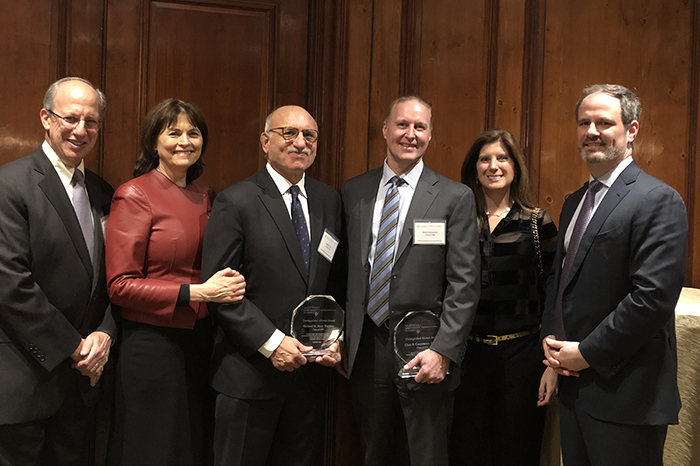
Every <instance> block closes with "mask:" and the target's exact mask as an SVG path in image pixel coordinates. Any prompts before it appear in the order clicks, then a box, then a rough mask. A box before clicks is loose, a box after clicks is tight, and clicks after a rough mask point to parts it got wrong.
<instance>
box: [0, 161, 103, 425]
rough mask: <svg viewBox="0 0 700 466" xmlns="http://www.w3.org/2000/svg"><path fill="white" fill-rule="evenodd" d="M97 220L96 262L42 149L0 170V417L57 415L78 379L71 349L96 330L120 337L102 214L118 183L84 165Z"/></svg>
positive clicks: (83, 380) (90, 396)
mask: <svg viewBox="0 0 700 466" xmlns="http://www.w3.org/2000/svg"><path fill="white" fill-rule="evenodd" d="M85 185H86V187H87V190H88V195H89V197H90V203H91V204H92V214H93V218H94V220H95V258H94V259H95V260H94V263H91V262H90V256H89V254H88V250H87V246H86V245H85V240H84V239H83V234H82V231H81V229H80V224H79V223H78V219H77V217H76V215H75V211H74V210H73V206H72V204H71V202H70V199H69V198H68V195H67V194H66V191H65V189H64V187H63V185H62V184H61V180H60V178H59V177H58V174H57V173H56V170H55V169H54V168H53V166H52V165H51V162H50V161H49V159H48V158H47V157H46V155H45V154H44V152H43V150H42V149H41V148H39V149H37V150H36V151H34V153H33V154H31V155H29V156H27V157H24V158H21V159H19V160H16V161H14V162H10V163H8V164H6V165H5V166H3V167H0V283H2V286H0V374H2V376H0V423H2V424H6V423H8V424H9V423H19V422H25V421H31V420H35V419H42V418H46V417H49V416H51V415H52V414H53V413H55V412H56V410H57V409H58V408H59V407H60V406H61V404H62V402H63V400H64V399H65V396H66V394H67V392H68V390H70V387H72V386H75V379H76V378H77V380H78V383H79V385H80V387H81V391H83V392H84V398H85V400H86V401H88V400H90V401H95V400H96V398H95V396H94V394H95V390H90V389H89V388H88V387H89V381H88V379H87V377H83V376H81V375H80V373H79V372H78V371H77V370H75V369H72V368H71V367H70V366H71V363H72V361H71V360H70V355H71V353H72V352H73V351H75V349H76V348H77V347H78V344H79V343H80V339H81V337H82V338H84V337H86V336H87V335H88V334H90V333H91V332H93V331H95V330H102V331H105V332H107V333H109V334H110V335H112V336H115V335H116V328H115V323H114V319H113V316H112V313H111V309H110V305H109V301H108V299H107V289H106V283H105V271H104V241H103V234H102V219H103V218H104V217H105V216H106V215H107V214H108V213H109V205H110V200H111V197H112V188H111V187H110V186H109V184H107V182H106V181H104V180H103V179H102V178H100V177H99V176H97V175H96V174H94V173H92V172H90V171H87V170H86V175H85Z"/></svg>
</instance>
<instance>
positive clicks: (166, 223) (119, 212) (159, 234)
mask: <svg viewBox="0 0 700 466" xmlns="http://www.w3.org/2000/svg"><path fill="white" fill-rule="evenodd" d="M213 198H214V192H213V191H212V190H211V189H209V188H208V187H206V186H203V185H201V184H198V183H189V184H188V185H187V186H186V187H185V188H180V187H178V186H177V185H176V184H175V183H173V182H172V181H170V180H169V179H168V178H167V177H166V176H165V175H163V174H162V173H160V172H159V171H157V170H151V171H150V172H149V173H147V174H145V175H143V176H139V177H138V178H135V179H133V180H131V181H128V182H127V183H124V184H123V185H121V186H120V187H119V188H118V189H117V191H116V192H115V194H114V197H113V198H112V208H111V214H110V217H109V221H108V223H107V233H106V244H105V248H106V252H105V260H106V269H107V288H108V292H109V297H110V299H111V300H112V302H113V303H114V304H117V305H119V306H121V316H122V318H124V319H128V320H131V321H135V322H143V323H147V324H151V325H160V326H164V327H177V328H192V327H194V324H195V322H196V320H197V319H201V318H203V317H206V316H208V315H209V311H208V310H207V306H206V303H191V305H190V306H186V307H185V306H181V307H176V304H177V297H178V293H179V291H180V285H182V284H198V283H201V256H202V239H203V238H204V228H205V226H206V224H207V220H208V219H209V213H210V212H211V205H212V201H213Z"/></svg>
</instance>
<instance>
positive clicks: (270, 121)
mask: <svg viewBox="0 0 700 466" xmlns="http://www.w3.org/2000/svg"><path fill="white" fill-rule="evenodd" d="M260 142H261V144H262V149H263V151H264V152H265V154H266V158H267V164H266V166H265V167H263V168H262V169H261V170H260V171H259V172H257V173H255V174H254V175H253V176H251V177H250V178H248V179H246V180H244V181H241V182H240V183H236V184H234V185H232V186H230V187H229V188H227V189H225V190H224V191H223V192H221V194H219V195H218V196H217V197H216V201H215V203H214V207H213V209H212V213H211V217H210V219H209V222H208V223H207V229H206V233H205V235H204V249H203V253H202V278H203V279H205V280H206V279H207V278H208V277H209V276H211V275H213V274H214V273H216V272H217V271H218V270H220V269H221V268H225V267H231V268H233V269H237V270H239V271H240V272H241V273H242V274H243V275H244V276H245V278H246V294H245V297H244V298H243V300H241V301H240V302H238V303H232V304H214V305H212V306H210V310H211V313H212V314H213V316H214V320H215V321H216V323H217V324H218V325H219V329H220V330H219V335H218V337H217V340H216V344H215V347H214V355H213V360H212V379H211V385H212V387H214V389H216V391H217V392H218V395H217V398H216V425H215V433H214V452H215V453H214V455H215V464H217V465H227V466H229V465H237V464H279V465H287V464H294V465H315V464H318V462H319V447H320V446H321V438H322V434H323V424H324V423H323V413H324V407H325V394H326V382H327V380H328V376H329V375H330V373H332V371H331V370H329V369H328V368H324V367H321V365H328V366H333V365H335V364H336V363H337V362H338V361H339V360H340V354H339V353H338V352H337V344H336V345H335V346H333V347H332V348H333V350H334V353H332V354H331V355H327V356H323V357H319V358H310V359H309V360H308V362H307V359H306V357H305V355H304V353H306V352H308V351H310V350H311V348H310V347H306V346H304V345H302V344H301V342H299V341H298V340H297V339H296V338H293V337H292V336H291V335H290V321H291V317H292V311H293V310H294V308H295V307H296V306H297V304H299V303H300V302H301V301H302V300H304V298H306V297H307V296H309V295H318V294H321V295H324V294H327V293H328V292H329V291H330V289H329V278H330V272H331V265H332V264H334V262H335V260H336V259H335V257H334V256H335V253H334V252H335V247H334V245H335V246H337V240H336V239H335V238H337V237H338V236H339V235H340V223H341V220H340V196H339V195H338V193H337V192H336V191H335V190H334V189H333V188H331V187H330V186H327V185H325V184H323V183H321V182H319V181H317V180H314V179H312V178H310V177H308V176H306V174H305V172H306V170H307V169H308V168H309V167H310V166H311V164H312V163H313V161H314V159H315V157H316V148H317V144H318V127H317V125H316V121H315V120H314V119H313V117H312V116H311V115H310V114H309V113H308V112H307V111H306V110H304V109H303V108H301V107H297V106H292V105H290V106H285V107H281V108H278V109H277V110H275V111H274V112H272V113H271V114H270V115H269V116H268V117H267V120H266V121H265V131H264V132H263V133H262V134H261V135H260ZM302 227H303V228H302ZM320 251H324V253H321V252H320ZM320 364H321V365H320Z"/></svg>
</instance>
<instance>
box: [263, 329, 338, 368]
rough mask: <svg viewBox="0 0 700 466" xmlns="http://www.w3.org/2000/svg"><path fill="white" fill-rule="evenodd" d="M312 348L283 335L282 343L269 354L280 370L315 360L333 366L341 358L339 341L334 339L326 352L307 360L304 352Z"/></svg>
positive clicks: (323, 364)
mask: <svg viewBox="0 0 700 466" xmlns="http://www.w3.org/2000/svg"><path fill="white" fill-rule="evenodd" d="M311 350H313V348H312V347H311V346H305V345H302V344H301V343H300V342H299V340H297V339H296V338H293V337H290V336H285V337H284V339H283V340H282V343H280V345H279V346H278V347H277V349H275V351H273V352H272V355H270V361H272V364H273V365H274V366H275V368H277V369H278V370H280V371H287V372H291V371H293V370H294V369H298V368H300V367H301V366H303V365H304V364H306V363H307V362H315V363H318V364H321V365H322V366H328V367H335V366H336V365H337V364H338V363H339V362H340V361H341V359H342V357H341V354H340V342H338V341H336V342H335V343H333V344H332V345H331V346H330V347H329V348H328V354H324V355H323V356H316V357H312V358H309V359H308V360H307V358H306V356H305V355H304V353H308V352H309V351H311Z"/></svg>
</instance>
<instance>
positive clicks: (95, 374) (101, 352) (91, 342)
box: [71, 331, 112, 387]
mask: <svg viewBox="0 0 700 466" xmlns="http://www.w3.org/2000/svg"><path fill="white" fill-rule="evenodd" d="M111 347H112V337H110V336H109V335H108V334H106V333H105V332H99V331H98V332H92V333H91V334H90V335H88V336H87V338H85V339H83V340H81V341H80V345H79V346H78V350H76V351H78V359H76V358H75V357H74V355H75V354H76V353H73V355H71V359H73V361H75V364H73V366H72V367H73V368H74V369H77V370H79V371H80V373H81V374H83V375H84V376H86V377H89V378H90V385H91V386H93V387H94V386H95V385H96V384H97V381H98V380H100V377H101V376H102V371H103V370H104V366H105V364H107V360H108V359H109V351H110V348H111Z"/></svg>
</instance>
